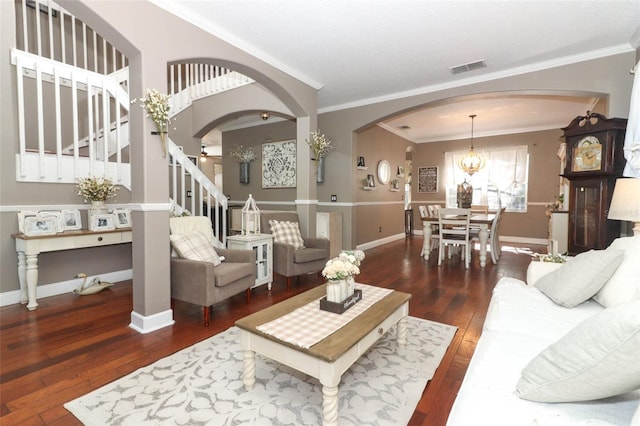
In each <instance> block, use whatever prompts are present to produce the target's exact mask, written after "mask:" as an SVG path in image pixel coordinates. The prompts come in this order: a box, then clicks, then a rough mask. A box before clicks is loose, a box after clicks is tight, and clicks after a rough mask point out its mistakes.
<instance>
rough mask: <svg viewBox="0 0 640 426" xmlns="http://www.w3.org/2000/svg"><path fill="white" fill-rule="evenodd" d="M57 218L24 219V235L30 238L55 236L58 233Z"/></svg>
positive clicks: (35, 217)
mask: <svg viewBox="0 0 640 426" xmlns="http://www.w3.org/2000/svg"><path fill="white" fill-rule="evenodd" d="M58 222H59V221H58V218H57V217H56V216H45V217H41V216H38V215H36V216H29V217H26V218H25V219H24V234H25V235H27V236H29V237H31V236H36V235H55V234H57V233H58Z"/></svg>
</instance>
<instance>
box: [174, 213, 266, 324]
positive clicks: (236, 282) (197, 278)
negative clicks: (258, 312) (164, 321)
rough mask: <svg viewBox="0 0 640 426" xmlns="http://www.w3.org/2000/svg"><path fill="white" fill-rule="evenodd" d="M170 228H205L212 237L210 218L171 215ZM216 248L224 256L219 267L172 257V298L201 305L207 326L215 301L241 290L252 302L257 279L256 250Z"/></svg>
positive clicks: (175, 229) (192, 230) (180, 230)
mask: <svg viewBox="0 0 640 426" xmlns="http://www.w3.org/2000/svg"><path fill="white" fill-rule="evenodd" d="M170 227H171V233H172V234H179V233H187V232H200V229H198V228H200V227H204V229H203V230H204V231H205V232H204V233H205V234H206V235H207V236H208V235H209V234H208V233H210V234H211V238H213V232H212V230H211V222H210V221H209V219H208V218H207V217H202V216H188V217H179V218H171V219H170ZM207 232H208V233H207ZM212 244H213V243H212ZM215 251H216V253H217V254H218V255H219V256H224V258H225V259H224V261H223V262H222V263H221V264H219V265H217V266H214V264H213V263H211V262H204V261H199V260H189V259H183V258H180V257H172V258H171V299H172V301H173V300H174V299H175V300H180V301H183V302H187V303H193V304H194V305H199V306H202V307H203V316H204V325H205V326H208V325H209V320H210V316H211V307H212V306H213V305H214V304H216V303H218V302H221V301H223V300H225V299H228V298H229V297H231V296H235V295H236V294H238V293H241V292H242V291H244V292H245V293H246V297H247V303H249V301H250V299H251V287H252V286H253V285H254V284H255V281H256V254H255V252H254V251H253V250H230V249H221V248H216V249H215Z"/></svg>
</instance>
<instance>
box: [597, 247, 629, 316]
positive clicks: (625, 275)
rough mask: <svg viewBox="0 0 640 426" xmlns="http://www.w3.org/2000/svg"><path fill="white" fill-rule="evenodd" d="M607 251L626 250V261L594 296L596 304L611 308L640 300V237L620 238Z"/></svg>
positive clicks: (624, 260)
mask: <svg viewBox="0 0 640 426" xmlns="http://www.w3.org/2000/svg"><path fill="white" fill-rule="evenodd" d="M607 250H624V259H623V260H622V263H621V264H620V266H618V269H616V271H615V272H614V273H613V275H612V276H611V278H610V279H609V280H608V281H607V283H606V284H605V285H604V287H602V289H600V291H599V292H598V293H597V294H596V295H595V296H594V299H595V300H596V302H598V303H600V304H601V305H602V306H604V307H605V308H610V307H612V306H616V305H619V304H622V303H626V302H629V301H630V300H634V299H638V298H640V273H638V267H639V265H640V235H638V236H635V237H624V238H618V239H616V240H614V241H613V242H612V243H611V245H610V246H609V248H608V249H607Z"/></svg>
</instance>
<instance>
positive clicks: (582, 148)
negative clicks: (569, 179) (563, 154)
mask: <svg viewBox="0 0 640 426" xmlns="http://www.w3.org/2000/svg"><path fill="white" fill-rule="evenodd" d="M601 169H602V144H601V143H600V141H599V140H598V138H596V137H595V136H585V137H584V138H582V139H580V140H579V141H578V143H577V144H576V145H575V147H574V148H573V167H572V171H574V172H586V171H593V170H601Z"/></svg>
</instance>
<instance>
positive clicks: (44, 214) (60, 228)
mask: <svg viewBox="0 0 640 426" xmlns="http://www.w3.org/2000/svg"><path fill="white" fill-rule="evenodd" d="M38 216H40V217H55V218H56V232H62V231H64V226H63V224H62V212H61V211H60V210H40V211H39V212H38Z"/></svg>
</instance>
